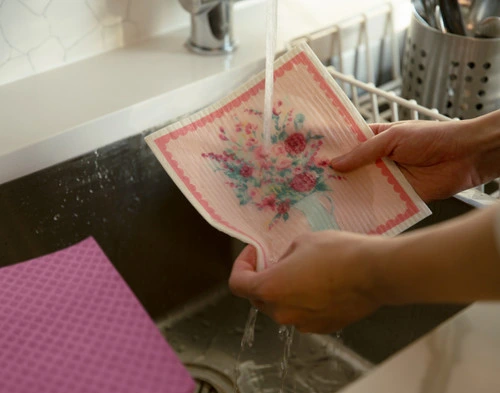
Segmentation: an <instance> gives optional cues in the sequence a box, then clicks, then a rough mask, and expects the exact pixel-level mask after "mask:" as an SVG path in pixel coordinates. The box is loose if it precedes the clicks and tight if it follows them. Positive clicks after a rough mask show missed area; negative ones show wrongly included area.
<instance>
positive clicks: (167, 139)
mask: <svg viewBox="0 0 500 393" xmlns="http://www.w3.org/2000/svg"><path fill="white" fill-rule="evenodd" d="M274 77H275V82H274V98H273V101H274V102H273V104H274V107H273V129H272V130H271V140H270V143H268V145H265V144H264V140H265V138H264V137H263V131H262V123H263V121H262V120H263V119H262V118H263V116H262V111H263V103H264V73H261V74H259V75H257V76H256V77H254V78H252V79H251V80H250V81H249V82H247V83H246V84H245V85H243V86H241V87H240V88H239V89H237V90H236V91H234V92H233V93H231V94H230V95H228V96H227V97H226V98H224V99H222V100H221V101H219V102H217V103H215V104H213V105H212V106H210V107H209V108H206V109H204V110H202V111H200V112H198V113H196V114H194V115H192V116H190V117H188V118H185V119H183V120H181V121H180V122H177V123H175V124H172V125H170V126H168V127H166V128H164V129H162V130H160V131H158V132H156V133H154V134H151V135H149V136H147V137H146V141H147V143H148V144H149V146H150V147H151V149H152V150H153V152H154V153H155V155H156V157H157V158H158V159H159V160H160V162H161V163H162V165H163V167H164V168H165V170H166V171H167V172H168V174H169V175H170V177H171V178H172V179H173V180H174V181H175V182H176V184H177V186H178V187H179V188H180V189H181V190H182V192H183V193H184V194H185V195H186V197H187V198H188V199H189V201H190V202H191V203H192V204H193V205H194V206H195V207H196V209H198V211H199V212H200V213H201V214H202V215H203V217H205V219H206V220H207V221H208V222H209V223H210V224H212V225H213V226H214V227H216V228H218V229H219V230H221V231H223V232H226V233H228V234H230V235H232V236H234V237H236V238H238V239H240V240H242V241H244V242H246V243H250V244H253V245H254V246H256V247H257V251H258V269H263V268H265V267H266V266H267V265H269V264H270V263H273V262H275V261H276V260H278V259H279V257H280V256H281V255H282V254H283V252H284V251H285V250H286V249H287V247H288V246H289V245H290V243H291V241H292V240H293V239H294V238H295V237H297V236H298V235H300V234H302V233H304V232H309V231H320V230H327V229H337V230H339V229H340V230H347V231H352V232H358V233H370V234H384V235H395V234H398V233H400V232H401V231H403V230H405V229H407V228H408V227H410V226H411V225H413V224H415V223H416V222H418V221H420V220H421V219H422V218H424V217H426V216H427V215H429V214H430V211H429V209H428V208H427V206H426V205H425V204H424V203H423V202H422V200H421V199H420V198H419V197H418V195H417V194H416V193H415V191H414V190H413V189H412V188H411V186H410V185H409V184H408V182H407V181H406V179H405V178H404V176H403V175H402V173H401V172H400V171H399V169H398V168H397V167H396V165H395V164H394V163H392V162H390V161H388V160H379V161H378V162H376V163H373V164H371V165H367V166H366V167H364V168H361V169H359V170H356V171H353V172H351V173H348V174H339V173H335V172H334V171H333V170H332V169H330V168H329V167H328V163H329V160H330V159H332V158H333V157H337V156H339V155H340V154H343V153H346V152H348V151H350V150H351V149H352V148H354V147H355V146H356V145H358V144H359V143H362V142H363V141H365V140H366V139H367V138H370V137H372V136H373V133H372V131H371V130H370V128H369V127H368V126H367V124H366V123H365V121H364V120H363V118H362V117H361V115H360V114H359V113H358V111H357V110H356V108H355V107H354V105H353V104H352V103H351V102H350V101H349V99H348V98H347V96H346V95H345V94H344V92H343V91H342V90H341V89H340V87H339V86H338V85H337V83H336V82H335V81H334V80H333V78H332V76H331V75H330V74H329V73H328V72H327V70H326V69H325V67H324V66H323V65H322V64H321V63H320V62H319V60H318V59H317V57H316V56H315V54H314V53H313V52H312V50H311V49H310V48H309V47H308V46H307V45H298V46H297V47H295V48H294V49H292V50H291V51H289V52H288V53H286V54H285V55H283V56H282V57H280V58H279V59H278V60H276V62H275V68H274Z"/></svg>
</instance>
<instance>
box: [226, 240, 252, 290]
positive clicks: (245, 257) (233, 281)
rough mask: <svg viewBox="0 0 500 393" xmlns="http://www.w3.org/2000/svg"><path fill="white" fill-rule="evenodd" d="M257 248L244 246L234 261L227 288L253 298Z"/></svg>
mask: <svg viewBox="0 0 500 393" xmlns="http://www.w3.org/2000/svg"><path fill="white" fill-rule="evenodd" d="M256 269H257V250H256V249H255V247H253V246H246V247H245V248H244V249H243V251H242V252H241V253H240V255H239V256H238V258H236V261H235V262H234V265H233V269H232V271H231V276H230V277H229V288H230V289H231V291H232V292H233V293H234V294H235V295H237V296H241V297H246V298H253V297H254V293H253V292H254V290H255V286H256V277H257V276H258V273H257V272H256Z"/></svg>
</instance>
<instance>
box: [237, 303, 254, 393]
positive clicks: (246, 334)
mask: <svg viewBox="0 0 500 393" xmlns="http://www.w3.org/2000/svg"><path fill="white" fill-rule="evenodd" d="M258 314H259V310H258V309H256V308H255V307H253V306H252V307H250V311H249V312H248V318H247V322H246V324H245V330H244V331H243V337H242V338H241V344H240V352H239V353H238V358H237V359H236V364H235V366H234V374H235V376H234V391H235V393H241V392H240V388H239V386H238V379H239V378H240V376H241V367H240V365H241V354H242V353H243V351H245V349H250V348H252V346H253V342H254V339H255V323H256V322H257V315H258Z"/></svg>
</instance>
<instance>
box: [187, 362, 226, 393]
mask: <svg viewBox="0 0 500 393" xmlns="http://www.w3.org/2000/svg"><path fill="white" fill-rule="evenodd" d="M186 367H187V369H188V370H189V373H190V374H191V376H192V377H193V378H194V380H195V381H196V389H195V393H232V392H234V385H233V381H232V380H231V378H230V377H229V376H227V375H226V374H224V373H221V372H220V371H219V370H216V369H213V368H211V367H208V366H206V365H203V364H186Z"/></svg>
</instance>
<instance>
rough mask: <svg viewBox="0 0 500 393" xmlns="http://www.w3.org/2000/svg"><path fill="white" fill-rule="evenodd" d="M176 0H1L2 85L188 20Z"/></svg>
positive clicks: (0, 69) (182, 23) (0, 52)
mask: <svg viewBox="0 0 500 393" xmlns="http://www.w3.org/2000/svg"><path fill="white" fill-rule="evenodd" d="M188 19H189V15H188V13H187V12H185V11H184V10H183V9H182V7H181V6H180V4H179V1H178V0H0V85H3V84H6V83H9V82H13V81H15V80H18V79H21V78H25V77H27V76H30V75H34V74H37V73H40V72H43V71H47V70H49V69H52V68H56V67H59V66H62V65H65V64H68V63H71V62H75V61H78V60H82V59H84V58H87V57H91V56H95V55H97V54H99V53H102V52H105V51H109V50H112V49H115V48H119V47H122V46H125V45H128V44H130V43H132V42H135V41H139V40H142V39H145V38H147V37H151V36H154V35H157V34H161V33H164V32H166V31H168V30H173V29H176V28H179V27H180V26H183V25H186V24H187V23H188Z"/></svg>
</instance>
